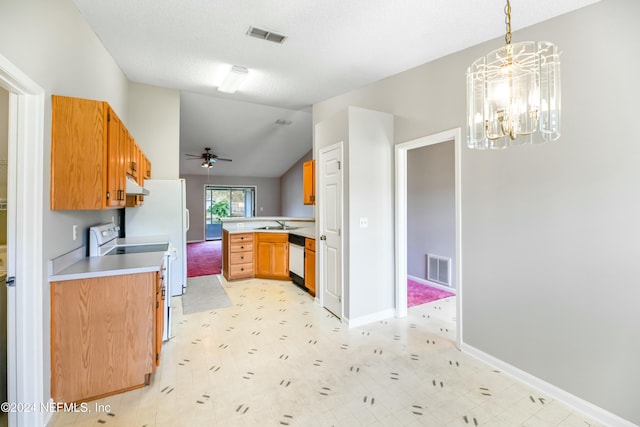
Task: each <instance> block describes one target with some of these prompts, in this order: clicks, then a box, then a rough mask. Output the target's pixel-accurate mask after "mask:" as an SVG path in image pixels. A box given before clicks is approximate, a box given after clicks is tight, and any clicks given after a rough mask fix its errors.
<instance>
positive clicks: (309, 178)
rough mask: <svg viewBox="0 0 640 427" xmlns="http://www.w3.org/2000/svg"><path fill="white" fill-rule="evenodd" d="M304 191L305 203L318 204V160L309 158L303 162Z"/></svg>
mask: <svg viewBox="0 0 640 427" xmlns="http://www.w3.org/2000/svg"><path fill="white" fill-rule="evenodd" d="M302 191H303V202H304V204H305V205H315V204H316V161H315V160H309V161H307V162H304V163H303V164H302Z"/></svg>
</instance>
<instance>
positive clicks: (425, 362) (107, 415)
mask: <svg viewBox="0 0 640 427" xmlns="http://www.w3.org/2000/svg"><path fill="white" fill-rule="evenodd" d="M221 280H222V281H223V284H224V287H225V289H226V291H227V293H228V295H229V297H230V298H231V300H232V302H233V303H234V305H233V306H232V307H228V308H223V309H218V310H211V311H206V312H200V313H194V314H191V315H183V314H182V304H180V301H179V297H178V298H174V300H173V301H172V303H173V309H174V325H173V338H172V339H171V340H170V341H169V342H167V343H165V345H164V346H163V350H162V351H163V353H162V363H161V366H160V367H159V369H158V371H157V373H156V374H155V375H154V377H153V379H152V382H151V384H150V385H149V386H147V387H144V388H142V389H138V390H134V391H131V392H128V393H123V394H120V395H117V396H112V397H108V398H104V399H101V400H98V401H96V402H90V406H89V408H95V405H96V404H97V405H102V406H101V408H108V409H109V411H108V412H106V411H102V412H95V411H92V412H87V413H69V412H67V413H65V412H58V413H56V414H55V416H54V417H53V419H52V421H51V422H50V424H49V425H50V426H54V427H59V426H127V427H131V426H133V427H143V426H146V427H151V426H158V427H160V426H283V425H284V426H347V427H351V426H508V427H513V426H528V427H540V426H562V427H587V426H596V425H598V424H596V423H593V422H590V421H589V420H588V419H586V418H585V417H584V416H583V415H581V414H579V413H575V412H574V411H572V410H571V409H570V408H568V407H566V406H564V405H562V404H560V403H558V402H556V401H554V400H553V399H551V398H549V397H547V396H541V395H540V394H539V393H537V392H535V391H533V390H530V389H529V388H527V387H526V386H524V385H522V384H520V383H518V382H516V381H514V380H513V379H511V378H510V377H508V376H506V375H504V374H501V373H500V372H497V371H495V370H493V369H492V368H490V367H488V366H487V365H485V364H483V363H481V362H479V361H477V360H476V359H473V358H471V357H469V356H466V355H465V354H463V353H461V352H459V351H458V350H456V348H455V297H451V298H448V299H444V300H440V301H435V302H432V303H429V304H425V305H422V306H416V307H412V308H410V309H409V315H408V317H407V318H404V319H395V318H394V319H389V320H386V321H381V322H377V323H373V324H370V325H367V326H363V327H359V328H352V329H348V328H346V327H345V326H344V325H342V324H341V323H340V322H339V321H338V320H337V319H336V318H335V317H333V316H332V315H331V314H330V313H329V312H327V311H326V310H324V309H323V308H321V307H319V306H317V305H316V304H314V303H313V300H312V298H311V297H310V296H309V295H308V294H306V293H305V292H302V291H301V290H300V289H299V288H297V287H295V286H294V285H292V284H291V283H289V282H276V281H269V280H262V279H252V280H247V281H241V282H233V283H231V284H227V283H226V282H224V279H221Z"/></svg>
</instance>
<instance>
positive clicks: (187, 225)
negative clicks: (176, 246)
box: [184, 209, 189, 231]
mask: <svg viewBox="0 0 640 427" xmlns="http://www.w3.org/2000/svg"><path fill="white" fill-rule="evenodd" d="M184 214H185V217H186V220H185V225H186V226H185V229H184V231H189V209H185V210H184Z"/></svg>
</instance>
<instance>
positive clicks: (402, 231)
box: [394, 128, 462, 348]
mask: <svg viewBox="0 0 640 427" xmlns="http://www.w3.org/2000/svg"><path fill="white" fill-rule="evenodd" d="M460 135H461V134H460V128H455V129H450V130H446V131H444V132H440V133H437V134H434V135H429V136H425V137H422V138H417V139H414V140H411V141H407V142H403V143H400V144H397V145H395V147H394V148H395V159H396V203H395V216H396V226H395V234H396V239H395V240H396V242H395V254H396V277H395V282H396V283H395V293H396V307H395V311H396V313H395V315H396V317H406V316H407V151H409V150H412V149H414V148H420V147H425V146H427V145H432V144H438V143H441V142H447V141H451V140H453V141H454V151H455V160H454V163H455V210H456V213H455V216H456V219H455V224H456V225H455V229H456V231H455V234H456V236H455V242H456V243H455V245H456V262H455V269H456V294H457V296H458V298H456V335H457V336H456V344H457V346H458V348H460V346H461V344H462V257H461V253H462V250H461V246H462V235H461V230H462V228H461V218H462V217H461V201H462V196H461V194H462V190H461V189H462V183H461V177H462V173H461V160H460V150H461V147H462V145H461V144H462V140H461V136H460Z"/></svg>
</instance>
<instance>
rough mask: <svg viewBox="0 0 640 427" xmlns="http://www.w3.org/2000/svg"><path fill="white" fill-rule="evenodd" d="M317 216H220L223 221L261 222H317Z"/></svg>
mask: <svg viewBox="0 0 640 427" xmlns="http://www.w3.org/2000/svg"><path fill="white" fill-rule="evenodd" d="M315 220H316V219H315V218H301V217H296V216H251V217H240V218H231V217H229V218H220V221H221V222H222V223H229V222H260V221H263V222H264V221H291V222H294V221H304V222H315Z"/></svg>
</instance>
